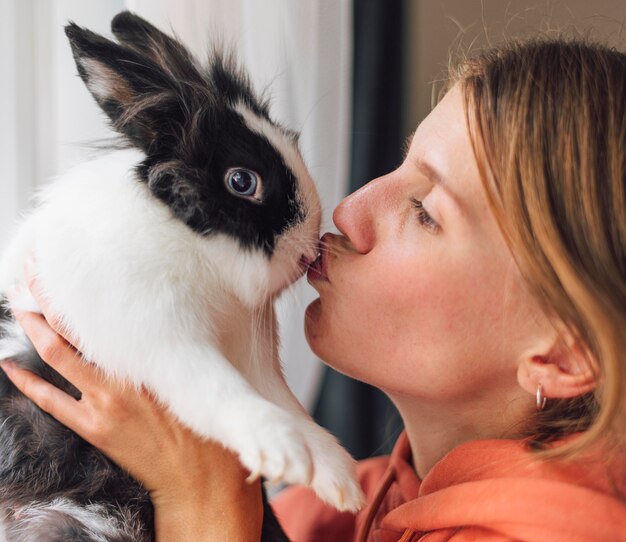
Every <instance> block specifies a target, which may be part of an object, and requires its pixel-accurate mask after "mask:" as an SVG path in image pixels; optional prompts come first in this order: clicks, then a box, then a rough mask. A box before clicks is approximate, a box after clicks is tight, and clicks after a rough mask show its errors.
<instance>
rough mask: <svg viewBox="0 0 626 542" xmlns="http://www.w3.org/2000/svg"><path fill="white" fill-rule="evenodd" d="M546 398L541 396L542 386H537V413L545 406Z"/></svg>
mask: <svg viewBox="0 0 626 542" xmlns="http://www.w3.org/2000/svg"><path fill="white" fill-rule="evenodd" d="M547 400H548V398H547V397H544V396H543V386H542V385H541V384H539V385H538V386H537V411H538V412H540V411H542V410H543V409H544V408H545V406H546V401H547Z"/></svg>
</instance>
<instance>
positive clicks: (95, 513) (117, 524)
mask: <svg viewBox="0 0 626 542" xmlns="http://www.w3.org/2000/svg"><path fill="white" fill-rule="evenodd" d="M49 512H58V513H61V514H64V515H67V516H70V517H72V518H74V519H76V520H77V521H78V522H80V523H81V524H82V525H83V526H84V527H85V529H86V530H87V532H88V533H89V536H90V540H94V541H96V542H110V540H112V539H117V538H130V537H133V538H134V537H135V536H138V535H139V533H135V532H129V531H128V527H129V526H132V525H136V522H135V523H133V522H130V521H128V519H129V518H123V517H122V516H123V512H122V515H119V513H120V510H115V511H113V510H109V509H107V507H105V506H102V505H98V504H87V505H79V504H77V503H75V502H73V501H71V500H69V499H64V498H57V499H54V500H52V501H50V502H36V503H32V504H29V505H28V506H27V507H24V509H22V510H16V511H15V512H14V514H15V516H16V517H15V521H17V522H19V523H21V524H22V525H23V527H24V528H26V529H29V530H30V529H33V527H35V524H36V523H38V522H42V523H43V525H42V526H45V524H46V521H47V517H46V514H47V513H49ZM115 512H118V515H116V514H115ZM16 529H19V526H16V525H13V526H12V530H13V532H15V530H16ZM2 540H3V539H2V538H0V542H1V541H2Z"/></svg>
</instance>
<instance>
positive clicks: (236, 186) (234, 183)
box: [224, 168, 260, 197]
mask: <svg viewBox="0 0 626 542" xmlns="http://www.w3.org/2000/svg"><path fill="white" fill-rule="evenodd" d="M224 181H225V184H226V188H228V190H229V192H231V193H232V194H234V195H235V196H243V197H252V196H254V195H255V194H257V192H258V189H259V185H260V180H259V176H258V174H257V173H255V172H254V171H251V170H249V169H245V168H231V169H229V170H228V171H227V172H226V176H225V179H224Z"/></svg>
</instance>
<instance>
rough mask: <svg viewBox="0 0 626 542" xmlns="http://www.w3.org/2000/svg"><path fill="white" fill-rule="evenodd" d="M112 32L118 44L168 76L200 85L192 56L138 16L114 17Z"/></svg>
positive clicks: (200, 79)
mask: <svg viewBox="0 0 626 542" xmlns="http://www.w3.org/2000/svg"><path fill="white" fill-rule="evenodd" d="M111 31H112V32H113V34H114V35H115V37H116V38H117V39H118V40H119V41H120V43H122V44H123V45H126V46H128V47H131V48H133V49H134V50H136V51H138V52H139V53H141V54H142V55H147V56H148V58H150V59H151V60H152V61H153V62H155V63H156V64H158V65H159V66H160V67H161V68H162V69H163V71H165V73H168V74H170V76H171V77H173V78H175V79H183V80H185V81H197V82H199V83H200V84H202V83H203V80H202V77H201V75H200V73H199V72H198V70H197V68H196V63H195V60H194V59H193V57H192V56H191V53H190V52H189V51H188V50H187V49H186V48H185V47H184V46H183V45H182V44H181V43H179V42H178V41H176V40H175V39H173V38H171V37H170V36H168V35H166V34H164V33H163V32H161V31H160V30H159V29H158V28H156V27H154V26H152V25H151V24H150V23H149V22H147V21H145V20H144V19H142V18H141V17H139V16H137V15H135V14H133V13H131V12H130V11H122V12H121V13H118V14H117V15H116V16H115V17H113V20H112V21H111Z"/></svg>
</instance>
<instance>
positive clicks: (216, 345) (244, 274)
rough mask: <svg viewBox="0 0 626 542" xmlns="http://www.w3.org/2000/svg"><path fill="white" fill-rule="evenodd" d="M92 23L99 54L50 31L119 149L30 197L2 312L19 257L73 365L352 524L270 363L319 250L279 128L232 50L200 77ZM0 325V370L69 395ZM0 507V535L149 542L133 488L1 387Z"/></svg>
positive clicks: (21, 297) (302, 178) (128, 30)
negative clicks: (74, 357)
mask: <svg viewBox="0 0 626 542" xmlns="http://www.w3.org/2000/svg"><path fill="white" fill-rule="evenodd" d="M111 28H112V33H113V35H114V36H115V38H116V40H117V41H113V40H109V39H107V38H104V37H102V36H100V35H97V34H95V33H93V32H91V31H89V30H87V29H84V28H81V27H79V26H77V25H76V24H74V23H71V22H70V23H69V24H68V25H67V26H66V27H65V32H66V35H67V37H68V39H69V42H70V45H71V49H72V52H73V55H74V59H75V61H76V66H77V69H78V73H79V75H80V77H81V78H82V80H83V81H84V83H85V85H86V86H87V89H88V90H89V91H90V93H91V94H92V95H93V97H94V98H95V100H96V102H97V103H98V105H99V106H100V107H101V108H102V110H103V111H104V112H105V113H106V115H107V116H108V117H109V119H110V121H111V124H112V126H113V128H114V129H115V130H116V131H117V132H119V134H120V135H121V136H122V137H123V139H124V141H125V145H124V148H119V149H116V150H114V151H111V152H108V153H106V154H104V155H101V156H99V157H97V158H96V159H94V160H91V161H88V162H86V163H82V164H79V165H77V166H75V167H74V168H72V169H71V170H70V171H68V172H67V173H65V174H64V175H61V176H60V177H59V178H57V179H55V180H53V181H52V182H51V183H49V184H48V185H47V186H45V187H44V188H43V189H42V190H41V191H40V192H39V193H38V195H37V198H36V204H35V207H34V209H33V210H32V211H30V212H29V213H28V214H27V215H26V216H25V217H24V218H23V220H22V221H21V222H20V224H19V226H18V228H17V230H16V231H15V233H14V235H13V236H12V238H11V240H10V242H9V244H8V246H7V247H6V249H5V250H4V252H3V254H2V257H1V258H0V292H6V291H7V290H8V289H9V288H10V287H11V286H12V285H17V288H18V294H17V296H16V298H15V299H14V301H13V306H15V307H19V308H21V309H23V310H35V311H37V310H39V308H38V307H37V305H36V302H35V301H34V299H33V298H32V296H31V295H30V293H29V291H28V289H27V288H26V287H25V286H24V284H25V277H24V275H23V261H24V259H25V258H26V256H27V255H28V254H29V253H32V254H33V255H34V258H35V262H36V275H37V278H38V282H39V283H40V285H41V289H42V293H43V295H44V296H45V297H46V299H47V300H48V301H49V302H50V304H51V306H52V308H53V310H54V312H55V314H58V315H60V317H61V318H62V320H61V325H62V327H63V329H64V331H65V332H67V334H68V335H69V336H71V337H72V338H73V339H74V342H75V346H76V347H77V348H78V349H79V351H80V352H81V354H82V355H83V357H84V359H85V361H86V362H91V363H94V364H96V365H97V366H98V367H99V368H100V369H101V370H102V371H103V372H104V374H105V375H109V376H111V377H115V378H122V379H125V380H126V381H128V382H129V383H130V384H132V385H134V386H142V385H143V386H145V387H146V388H147V389H148V390H150V392H151V393H152V394H153V395H154V396H155V397H156V398H157V399H158V401H159V402H161V403H162V404H163V405H165V406H166V407H167V408H168V409H169V410H170V411H171V412H172V413H173V414H174V415H175V416H176V417H177V418H178V419H179V420H180V421H181V422H182V423H183V424H185V425H186V426H188V427H189V428H190V429H192V430H193V431H194V432H195V433H196V434H197V435H199V436H201V437H203V438H207V439H213V440H216V441H219V442H221V443H222V444H223V445H225V446H226V447H227V448H229V449H231V450H233V451H235V452H236V453H237V454H238V456H239V458H240V460H241V462H242V464H243V465H244V466H245V467H246V468H247V469H249V470H250V472H251V476H252V477H254V476H262V477H264V479H266V480H269V481H272V480H283V481H285V482H288V483H297V484H306V485H308V486H310V487H311V488H312V489H313V490H314V491H315V492H316V493H317V495H318V496H319V497H320V498H321V499H323V500H324V501H326V502H328V503H329V504H331V505H333V506H335V507H336V508H338V509H340V510H350V511H356V510H357V509H359V508H360V506H361V505H362V503H363V495H362V492H361V490H360V488H359V485H358V483H357V482H356V476H355V463H354V460H353V459H352V458H351V456H350V455H349V454H348V453H347V452H346V451H345V450H344V449H343V448H342V447H341V446H340V445H339V443H338V442H337V441H336V439H335V438H334V437H332V436H331V435H330V434H329V433H327V432H326V431H325V430H323V429H322V428H320V427H319V426H317V425H316V424H315V423H314V422H313V421H312V420H311V418H310V417H309V416H308V414H307V413H306V412H305V410H304V409H303V408H302V406H301V405H300V404H299V403H298V401H297V400H296V398H295V397H294V396H293V394H292V392H291V391H290V390H289V388H288V387H287V385H286V383H285V381H284V378H283V375H282V372H281V365H280V359H279V356H278V344H279V337H278V333H277V323H276V317H275V313H274V306H273V303H274V301H275V299H276V297H277V296H278V295H279V294H280V293H281V292H282V291H283V290H285V289H286V288H287V287H288V286H289V285H290V284H292V283H293V282H294V281H295V280H297V279H298V278H299V277H301V276H302V275H303V274H304V272H305V270H306V269H307V267H308V266H309V265H310V264H311V263H312V262H313V261H314V260H315V259H316V257H317V255H318V245H319V240H318V239H319V227H320V218H321V205H320V201H319V197H318V194H317V191H316V189H315V186H314V184H313V181H312V179H311V177H310V175H309V173H308V170H307V168H306V166H305V164H304V161H303V159H302V156H301V154H300V151H299V150H298V134H297V133H296V132H293V131H290V130H288V129H287V128H285V127H283V126H281V125H280V124H278V123H277V122H275V121H273V120H272V119H271V118H270V115H269V104H268V102H267V101H266V100H263V99H261V98H259V97H258V96H257V95H256V94H255V93H254V91H253V89H252V86H251V84H250V82H249V79H248V77H247V75H246V74H245V72H244V71H243V70H242V69H241V68H240V67H239V66H238V65H237V63H236V61H235V60H234V57H233V55H232V54H226V53H225V52H223V50H221V49H219V48H216V49H215V50H214V51H213V52H212V53H211V54H210V55H209V60H208V65H207V67H204V68H203V67H201V66H200V65H199V64H198V63H197V62H196V60H195V59H194V58H192V55H191V54H190V53H189V51H188V50H187V49H186V48H185V47H184V46H183V45H181V43H179V42H178V41H177V40H175V39H174V38H172V37H170V36H168V35H166V34H164V33H162V32H161V31H159V30H158V29H157V28H155V27H154V26H152V25H151V24H149V23H148V22H146V21H145V20H143V19H141V18H140V17H138V16H137V15H135V14H132V13H130V12H122V13H120V14H118V15H116V16H115V17H114V18H113V20H112V23H111ZM2 321H3V322H4V323H3V325H2V327H1V328H0V359H9V358H10V359H12V360H14V361H16V362H17V363H18V364H20V365H22V366H25V367H27V368H30V369H31V370H33V371H34V372H36V373H38V374H40V375H41V376H43V377H44V378H46V379H47V380H49V381H51V382H52V383H54V384H55V385H57V386H58V387H60V388H62V389H64V390H65V391H67V392H68V393H70V394H72V395H74V396H75V397H76V398H79V397H80V391H79V390H77V389H76V388H74V387H73V386H72V385H71V384H70V383H69V382H67V381H66V380H65V379H63V378H62V377H61V376H60V375H59V374H58V373H56V372H55V371H53V370H52V369H51V368H50V367H48V366H47V365H46V364H45V363H44V362H43V361H42V360H41V359H40V358H39V356H38V355H37V354H36V353H35V351H34V349H33V347H32V345H31V344H30V342H29V341H28V339H27V337H26V336H25V335H24V333H23V331H22V330H21V328H20V327H19V326H18V325H17V324H16V323H15V321H14V319H13V318H12V316H11V314H10V311H9V310H8V309H5V312H4V316H3V318H2ZM0 373H1V371H0ZM0 510H2V516H1V517H2V518H3V522H4V526H5V530H6V537H7V540H9V541H16V542H21V541H27V540H28V541H31V540H38V541H41V540H94V541H96V540H98V541H131V540H132V541H144V540H145V541H148V540H153V537H154V534H153V530H152V513H153V512H152V508H151V505H150V502H149V495H148V494H147V492H146V490H145V489H143V488H142V486H141V485H140V484H139V483H138V482H137V481H135V480H133V479H132V478H131V477H130V476H129V475H128V474H127V473H125V472H124V471H122V470H121V469H119V468H117V467H116V466H115V465H114V464H112V463H111V462H110V461H109V460H108V459H107V458H105V457H104V456H103V455H102V454H101V453H100V452H99V451H97V450H96V449H95V448H93V447H92V446H90V445H89V444H87V443H86V442H85V441H83V440H81V439H80V438H79V437H78V436H77V435H75V434H74V433H72V432H71V431H70V430H69V429H67V428H65V427H63V426H62V425H60V424H59V423H58V422H56V421H55V420H54V419H52V418H51V417H50V416H48V415H47V414H45V413H43V412H42V411H41V410H39V409H38V408H37V407H35V405H34V404H33V403H32V402H30V401H29V400H28V399H26V397H25V396H23V395H21V394H20V393H19V392H17V390H16V389H15V388H14V387H13V386H12V384H11V383H10V382H9V381H8V379H7V378H6V377H5V376H4V375H3V374H0ZM268 521H269V520H268ZM272 521H274V523H275V526H276V527H277V523H276V522H275V519H272ZM279 530H280V529H279V528H277V531H279ZM267 533H269V527H268V529H267V530H266V531H264V539H266V540H270V539H271V540H274V539H281V540H283V538H281V537H280V536H281V535H269V534H267ZM274 536H276V537H277V538H274Z"/></svg>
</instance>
